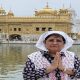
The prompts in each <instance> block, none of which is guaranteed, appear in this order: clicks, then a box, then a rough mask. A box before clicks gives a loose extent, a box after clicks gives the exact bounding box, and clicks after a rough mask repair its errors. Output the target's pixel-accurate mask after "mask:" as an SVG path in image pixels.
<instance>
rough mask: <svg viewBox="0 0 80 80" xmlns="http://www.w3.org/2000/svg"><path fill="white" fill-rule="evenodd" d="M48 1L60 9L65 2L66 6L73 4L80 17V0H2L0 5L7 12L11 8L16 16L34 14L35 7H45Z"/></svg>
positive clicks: (50, 4) (52, 6)
mask: <svg viewBox="0 0 80 80" xmlns="http://www.w3.org/2000/svg"><path fill="white" fill-rule="evenodd" d="M47 2H48V4H49V6H50V7H51V8H53V9H60V8H62V7H63V4H64V7H65V8H69V7H70V4H71V7H72V9H74V10H75V11H76V13H77V16H79V17H80V0H0V6H2V7H3V8H4V9H5V11H6V12H8V11H9V10H10V9H11V10H12V11H13V12H14V14H15V16H32V15H33V14H34V11H35V9H37V10H40V9H42V8H44V7H45V5H46V3H47Z"/></svg>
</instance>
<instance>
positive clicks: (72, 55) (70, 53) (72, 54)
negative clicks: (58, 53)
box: [66, 50, 75, 57]
mask: <svg viewBox="0 0 80 80" xmlns="http://www.w3.org/2000/svg"><path fill="white" fill-rule="evenodd" d="M66 55H67V56H71V57H74V56H75V52H71V51H68V50H67V51H66Z"/></svg>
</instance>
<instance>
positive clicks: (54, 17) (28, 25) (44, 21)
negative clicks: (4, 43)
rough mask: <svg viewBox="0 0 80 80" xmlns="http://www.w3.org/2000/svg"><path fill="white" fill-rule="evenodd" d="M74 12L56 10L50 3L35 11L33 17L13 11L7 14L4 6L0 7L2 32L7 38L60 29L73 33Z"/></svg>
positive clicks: (0, 30) (0, 27) (0, 28)
mask: <svg viewBox="0 0 80 80" xmlns="http://www.w3.org/2000/svg"><path fill="white" fill-rule="evenodd" d="M71 18H72V14H71V13H70V11H68V9H64V8H62V9H59V10H54V9H52V8H50V7H49V6H48V5H47V6H46V7H45V8H43V9H41V10H39V11H37V10H36V11H35V15H33V16H31V17H16V16H14V14H13V12H12V11H9V12H8V14H6V12H5V10H4V9H3V8H1V9H0V33H2V34H5V36H7V37H6V38H9V36H10V35H14V34H17V35H20V36H22V35H29V34H31V35H33V34H34V35H39V34H41V33H43V32H45V31H50V30H58V31H64V32H66V33H68V34H69V35H70V34H71V29H72V22H71Z"/></svg>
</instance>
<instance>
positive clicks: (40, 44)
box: [36, 31, 73, 52]
mask: <svg viewBox="0 0 80 80" xmlns="http://www.w3.org/2000/svg"><path fill="white" fill-rule="evenodd" d="M55 33H56V34H60V35H62V36H63V37H64V39H65V45H64V48H63V49H62V50H61V52H65V51H66V50H67V49H68V48H70V47H71V46H72V44H73V40H72V39H71V37H69V36H68V35H67V34H66V33H64V32H62V31H47V32H45V33H43V34H42V35H41V36H40V38H39V40H38V41H37V43H36V47H37V48H39V49H41V50H43V51H48V49H47V48H46V47H45V44H44V40H45V38H46V37H47V36H49V35H51V34H55Z"/></svg>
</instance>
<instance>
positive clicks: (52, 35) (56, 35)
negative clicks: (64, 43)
mask: <svg viewBox="0 0 80 80" xmlns="http://www.w3.org/2000/svg"><path fill="white" fill-rule="evenodd" d="M49 37H56V38H58V37H61V38H62V37H63V36H62V35H60V34H55V33H54V34H50V35H48V36H47V37H46V38H45V40H46V39H48V38H49Z"/></svg>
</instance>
